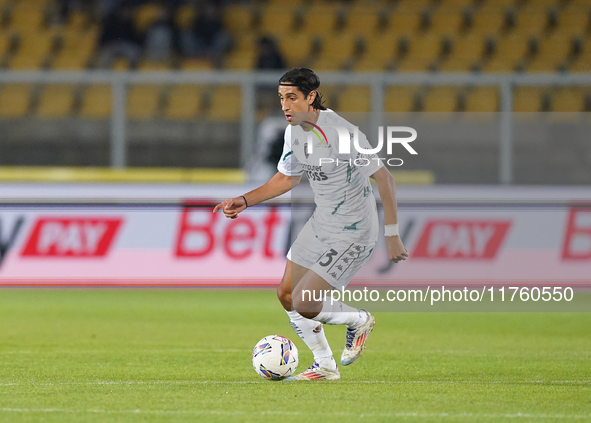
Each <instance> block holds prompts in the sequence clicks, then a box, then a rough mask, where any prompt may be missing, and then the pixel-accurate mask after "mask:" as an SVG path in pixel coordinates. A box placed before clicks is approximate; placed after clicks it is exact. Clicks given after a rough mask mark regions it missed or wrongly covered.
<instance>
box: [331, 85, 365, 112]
mask: <svg viewBox="0 0 591 423" xmlns="http://www.w3.org/2000/svg"><path fill="white" fill-rule="evenodd" d="M370 100H371V91H370V89H369V87H362V86H350V87H347V88H346V89H345V90H344V92H343V93H342V94H341V96H340V98H339V112H343V113H345V112H369V111H370V109H371V103H370Z"/></svg>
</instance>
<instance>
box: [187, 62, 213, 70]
mask: <svg viewBox="0 0 591 423" xmlns="http://www.w3.org/2000/svg"><path fill="white" fill-rule="evenodd" d="M181 69H182V70H183V71H187V72H189V71H202V70H212V69H213V64H212V63H211V60H207V59H185V60H183V62H182V63H181Z"/></svg>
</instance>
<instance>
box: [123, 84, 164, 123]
mask: <svg viewBox="0 0 591 423" xmlns="http://www.w3.org/2000/svg"><path fill="white" fill-rule="evenodd" d="M161 92H162V87H159V86H157V85H132V86H131V87H129V88H128V90H127V116H128V117H129V118H130V119H134V120H148V119H152V118H154V117H155V116H156V114H157V113H158V107H159V105H160V94H161Z"/></svg>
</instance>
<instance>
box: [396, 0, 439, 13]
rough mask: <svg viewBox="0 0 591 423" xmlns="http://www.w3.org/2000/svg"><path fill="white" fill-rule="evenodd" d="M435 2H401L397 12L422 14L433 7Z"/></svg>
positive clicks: (413, 0)
mask: <svg viewBox="0 0 591 423" xmlns="http://www.w3.org/2000/svg"><path fill="white" fill-rule="evenodd" d="M432 3H433V0H400V1H399V2H398V4H397V6H396V11H397V12H398V11H400V12H405V13H406V12H420V11H421V10H424V9H426V8H428V7H429V6H431V4H432Z"/></svg>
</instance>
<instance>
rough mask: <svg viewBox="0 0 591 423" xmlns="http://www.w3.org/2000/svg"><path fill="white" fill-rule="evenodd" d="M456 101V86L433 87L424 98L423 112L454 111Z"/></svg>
mask: <svg viewBox="0 0 591 423" xmlns="http://www.w3.org/2000/svg"><path fill="white" fill-rule="evenodd" d="M457 103H458V88H457V87H446V86H441V87H433V88H431V89H430V90H429V92H428V93H427V95H426V97H425V99H424V106H423V112H454V111H456V106H457Z"/></svg>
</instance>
